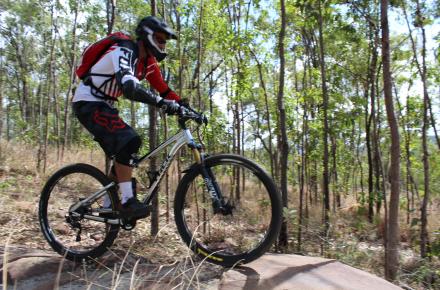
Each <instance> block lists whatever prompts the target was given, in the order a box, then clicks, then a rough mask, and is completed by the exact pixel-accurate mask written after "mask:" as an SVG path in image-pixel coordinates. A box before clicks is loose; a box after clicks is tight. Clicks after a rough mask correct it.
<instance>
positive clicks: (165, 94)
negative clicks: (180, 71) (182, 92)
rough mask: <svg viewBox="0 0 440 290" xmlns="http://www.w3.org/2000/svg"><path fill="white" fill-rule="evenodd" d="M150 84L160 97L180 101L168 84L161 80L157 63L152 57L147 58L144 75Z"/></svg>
mask: <svg viewBox="0 0 440 290" xmlns="http://www.w3.org/2000/svg"><path fill="white" fill-rule="evenodd" d="M145 78H146V79H147V81H148V82H149V83H150V84H151V86H152V87H153V88H154V89H155V90H156V91H158V92H159V94H160V96H161V97H162V98H165V99H168V100H174V101H180V96H179V95H178V94H176V93H175V92H174V91H172V90H171V89H170V88H169V87H168V84H167V83H166V82H165V81H164V80H163V77H162V73H161V72H160V68H159V65H158V63H157V61H156V59H155V58H154V57H149V58H148V59H147V73H146V75H145Z"/></svg>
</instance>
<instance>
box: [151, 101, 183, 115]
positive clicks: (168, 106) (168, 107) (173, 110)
mask: <svg viewBox="0 0 440 290" xmlns="http://www.w3.org/2000/svg"><path fill="white" fill-rule="evenodd" d="M157 107H159V108H161V109H162V111H164V112H165V113H166V114H168V115H175V114H177V113H178V112H179V109H180V105H179V104H178V103H176V102H175V101H173V100H167V99H160V101H159V102H157Z"/></svg>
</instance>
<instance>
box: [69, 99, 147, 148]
mask: <svg viewBox="0 0 440 290" xmlns="http://www.w3.org/2000/svg"><path fill="white" fill-rule="evenodd" d="M73 112H74V113H75V115H76V117H77V118H78V120H79V121H80V122H81V124H82V125H83V126H84V127H85V128H86V129H87V130H88V131H89V132H90V133H91V134H92V135H93V137H94V139H95V141H97V142H98V143H99V145H100V146H101V148H102V149H103V150H104V152H105V154H107V156H109V157H111V156H114V155H116V154H118V153H119V152H120V151H121V149H123V148H124V146H125V145H127V143H128V142H130V141H131V140H133V139H134V138H139V135H138V134H137V133H136V131H135V130H134V129H133V128H131V127H130V126H129V125H127V124H126V123H125V122H124V121H123V120H122V119H121V118H120V117H119V111H118V110H117V109H115V108H112V107H110V106H109V105H107V104H106V103H104V102H87V101H79V102H74V103H73Z"/></svg>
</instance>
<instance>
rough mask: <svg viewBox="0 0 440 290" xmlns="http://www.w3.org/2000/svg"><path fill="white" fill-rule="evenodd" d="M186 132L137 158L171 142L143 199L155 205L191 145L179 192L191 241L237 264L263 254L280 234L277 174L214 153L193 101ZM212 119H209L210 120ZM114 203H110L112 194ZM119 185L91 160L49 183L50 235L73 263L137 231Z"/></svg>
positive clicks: (214, 257)
mask: <svg viewBox="0 0 440 290" xmlns="http://www.w3.org/2000/svg"><path fill="white" fill-rule="evenodd" d="M177 118H178V126H179V131H178V132H177V133H176V134H175V135H173V136H172V137H170V138H169V139H167V140H166V141H164V142H163V143H162V144H160V145H159V146H157V147H156V148H155V149H153V150H151V151H150V152H149V153H147V154H145V155H144V156H142V157H140V158H138V159H136V160H135V161H134V162H133V164H132V165H133V167H137V165H139V164H140V163H141V162H143V161H145V160H148V159H151V158H154V157H156V156H158V155H159V154H160V153H162V152H164V150H166V148H168V147H169V146H170V147H171V149H170V150H169V153H167V154H166V157H165V158H164V160H163V162H162V163H161V165H160V167H159V169H158V170H157V171H155V172H148V176H149V178H150V185H149V187H148V188H147V192H146V194H145V198H143V199H142V200H141V201H142V202H143V203H144V204H145V205H147V206H148V207H149V208H150V209H151V202H152V200H153V197H154V196H155V195H157V194H158V188H159V185H160V182H161V180H162V179H163V176H164V175H165V173H166V172H167V170H168V169H169V168H170V165H171V163H172V161H173V160H174V159H175V157H176V155H177V153H178V151H179V150H180V149H181V148H182V147H183V146H184V145H186V146H187V147H188V148H189V149H190V150H191V151H192V154H193V157H194V163H193V164H192V165H190V166H189V167H188V168H186V169H185V170H183V176H182V178H181V180H180V181H179V183H178V185H177V190H176V192H175V197H174V219H175V223H176V226H177V230H178V232H179V234H180V236H181V238H182V239H183V241H184V242H185V243H186V244H187V245H188V246H189V247H190V248H191V249H192V251H193V252H194V253H195V254H196V255H197V256H199V257H201V258H202V259H205V260H207V261H209V262H212V263H215V264H219V265H222V266H226V267H230V266H233V265H236V264H241V263H248V262H250V261H252V260H255V259H257V258H258V257H260V256H261V255H263V254H264V253H265V252H266V251H267V250H268V249H269V248H270V247H271V245H272V244H273V242H274V241H275V240H276V238H277V237H278V234H279V231H280V227H281V219H282V204H281V198H280V194H279V192H278V190H277V188H276V186H275V184H274V182H273V180H272V179H271V178H270V177H269V175H268V174H267V173H266V172H265V171H264V170H263V169H262V168H261V167H260V166H259V165H257V164H256V163H255V162H253V161H251V160H249V159H246V158H245V157H243V156H240V155H234V154H218V155H212V156H209V155H208V154H206V153H204V152H203V150H202V146H201V145H200V144H198V143H196V141H195V140H194V138H193V136H192V133H191V130H190V129H189V128H188V127H187V122H188V121H195V122H196V123H197V126H196V128H197V127H198V126H201V125H202V124H203V123H205V124H206V123H207V119H206V118H205V117H204V116H203V115H202V114H200V113H197V112H196V111H195V110H193V109H191V108H189V107H182V109H181V111H180V113H179V114H178V116H177ZM204 121H206V122H204ZM106 195H107V196H108V197H109V198H110V200H111V207H108V208H104V207H103V200H104V197H105V196H106ZM119 203H120V199H119V195H118V186H117V183H116V182H115V181H114V180H112V179H111V178H110V177H109V176H107V175H105V174H104V173H103V172H102V171H100V170H99V169H97V168H95V167H93V166H91V165H88V164H82V163H77V164H72V165H68V166H66V167H63V168H61V169H59V170H58V171H57V172H55V173H54V174H53V175H52V176H51V177H50V178H49V179H48V181H47V182H46V184H45V186H44V188H43V190H42V192H41V198H40V202H39V221H40V225H41V229H42V232H43V234H44V237H45V238H46V240H47V241H48V243H49V244H50V246H51V247H52V248H53V249H54V250H55V251H56V252H58V253H59V254H60V255H63V256H65V257H66V258H67V259H70V260H73V261H83V260H88V259H93V258H97V257H99V256H101V255H102V254H104V253H105V252H106V251H107V250H108V248H109V247H110V246H111V245H112V244H113V242H114V240H115V239H116V237H117V235H118V232H119V230H120V228H122V229H125V230H131V229H133V228H134V226H135V224H136V220H133V219H130V218H126V217H122V216H121V215H120V214H119V212H118V210H117V208H118V204H119Z"/></svg>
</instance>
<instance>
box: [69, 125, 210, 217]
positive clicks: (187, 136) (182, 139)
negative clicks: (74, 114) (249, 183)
mask: <svg viewBox="0 0 440 290" xmlns="http://www.w3.org/2000/svg"><path fill="white" fill-rule="evenodd" d="M173 143H174V145H173V146H172V147H171V150H170V152H169V153H168V154H167V156H166V158H165V160H164V161H163V162H162V164H161V165H160V167H159V170H158V172H157V175H156V176H155V179H154V180H153V181H152V183H151V185H150V187H149V188H148V192H147V196H146V197H145V198H144V200H143V201H142V202H143V203H144V204H146V205H148V204H149V203H150V202H151V200H152V199H153V197H154V195H155V194H157V190H156V189H157V187H158V185H159V184H160V182H161V180H162V178H163V176H164V174H165V172H166V171H167V170H168V169H169V167H170V165H171V162H172V161H173V160H174V158H175V156H176V154H177V152H178V151H179V149H180V148H181V147H182V146H184V145H185V144H187V145H188V147H190V148H191V149H192V151H193V154H194V159H195V161H196V162H197V163H199V164H200V163H201V162H202V158H203V157H202V156H201V154H200V151H199V150H200V149H199V146H198V145H197V144H196V143H195V141H194V139H193V136H192V134H191V131H190V130H189V129H187V128H186V127H184V126H183V128H181V131H180V132H178V133H176V134H175V135H173V136H172V137H170V138H168V139H167V140H165V141H164V142H163V143H162V144H160V145H159V146H157V147H156V148H154V149H153V150H151V151H150V152H148V153H147V154H145V155H144V156H142V157H141V158H139V159H138V160H136V161H134V162H133V163H132V164H131V165H132V166H133V167H137V166H138V165H139V164H140V163H142V162H143V161H144V160H145V159H151V158H153V157H155V156H157V155H158V154H159V153H160V152H162V151H163V150H164V149H165V148H167V147H168V146H170V145H171V144H173ZM115 185H116V184H115V182H111V183H109V184H108V185H106V186H105V187H103V188H101V189H100V190H98V191H97V192H95V193H93V194H92V195H90V196H89V197H87V198H86V199H84V200H81V201H79V202H78V203H76V204H75V205H73V206H72V207H71V208H70V210H69V213H70V214H71V215H72V216H74V217H83V218H85V219H90V220H94V221H99V222H105V223H109V224H122V223H123V222H122V221H121V219H119V218H117V219H108V218H103V217H98V216H94V215H89V214H84V213H81V212H76V211H77V210H78V209H80V208H81V207H82V206H87V205H88V204H91V203H92V202H94V201H95V200H97V199H98V198H101V197H102V196H103V195H104V194H105V193H106V191H107V190H108V189H110V188H111V187H113V186H115ZM111 211H112V210H111V209H108V210H107V209H103V210H102V212H111Z"/></svg>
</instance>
